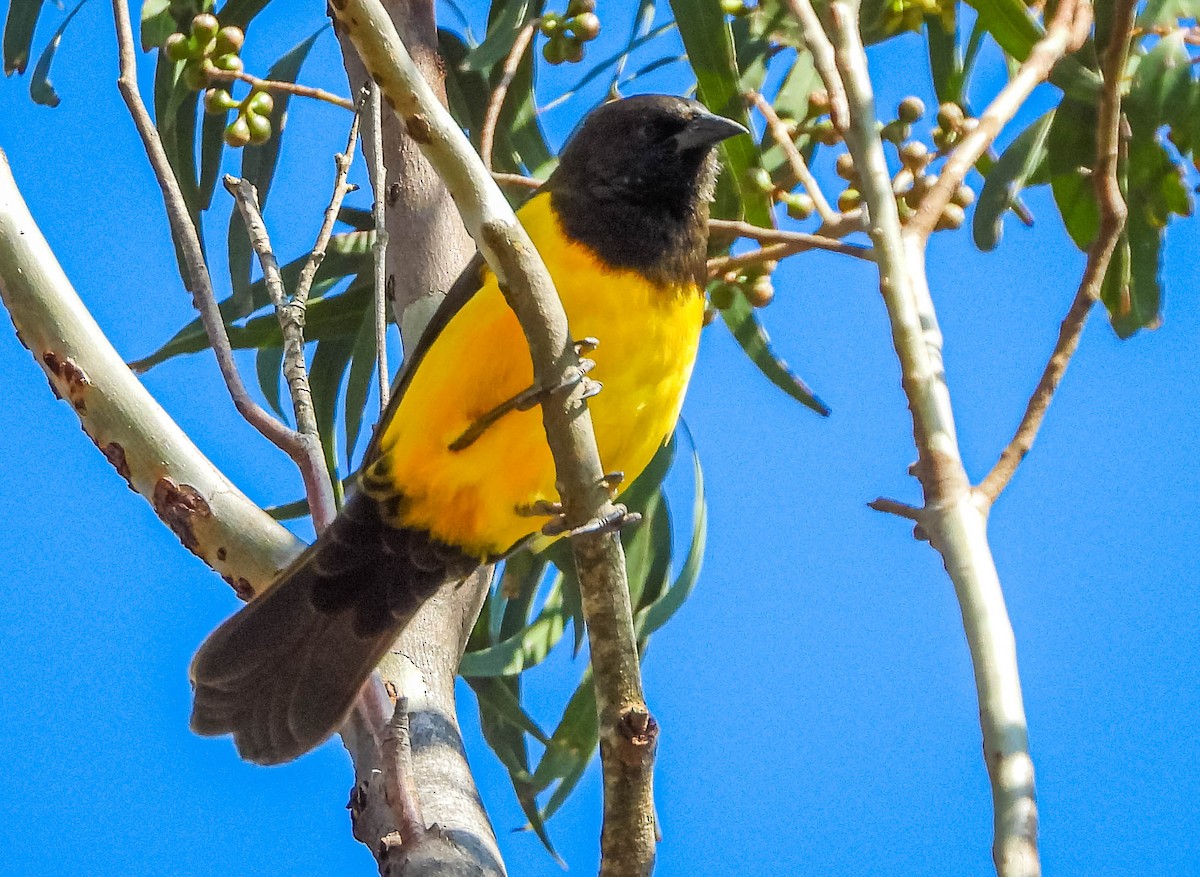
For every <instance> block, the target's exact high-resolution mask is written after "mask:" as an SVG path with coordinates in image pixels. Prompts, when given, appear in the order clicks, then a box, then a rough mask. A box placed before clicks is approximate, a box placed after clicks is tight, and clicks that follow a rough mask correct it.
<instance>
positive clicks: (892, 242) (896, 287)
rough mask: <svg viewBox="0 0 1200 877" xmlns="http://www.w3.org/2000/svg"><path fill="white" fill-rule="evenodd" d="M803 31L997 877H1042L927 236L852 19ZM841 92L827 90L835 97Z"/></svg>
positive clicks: (997, 594)
mask: <svg viewBox="0 0 1200 877" xmlns="http://www.w3.org/2000/svg"><path fill="white" fill-rule="evenodd" d="M804 27H805V32H806V40H808V41H809V42H810V44H820V43H822V42H823V41H825V40H827V39H828V38H829V37H832V45H833V47H834V57H835V61H836V65H837V75H838V79H839V80H840V81H841V82H842V83H843V84H844V87H845V92H846V97H847V103H848V115H849V125H848V126H847V128H846V130H845V139H846V145H847V147H848V148H849V150H850V154H851V156H852V157H853V159H854V166H855V167H856V168H857V169H858V171H859V174H860V178H861V184H862V185H861V188H862V193H863V197H864V202H865V204H866V207H867V212H868V215H869V233H870V236H871V239H872V243H873V244H874V250H875V255H876V259H877V261H878V262H879V272H880V292H881V293H882V294H883V299H884V304H885V306H886V308H887V312H888V318H889V321H890V323H891V329H892V340H893V344H894V346H895V348H896V353H897V355H898V358H899V360H900V367H901V375H902V385H903V388H904V392H905V395H906V397H907V399H908V404H909V410H910V412H911V414H912V421H913V437H914V440H915V443H916V446H917V450H918V462H917V464H916V465H915V466H914V469H913V473H914V474H915V475H916V476H917V477H918V479H919V480H920V483H921V487H922V491H923V494H924V508H923V509H922V510H921V524H920V526H921V529H922V531H923V534H924V535H925V536H928V538H929V541H930V544H931V545H932V546H933V547H934V548H935V549H936V550H937V551H938V552H939V553H940V554H941V555H942V558H943V561H944V563H945V566H946V571H947V573H948V574H949V576H950V579H951V581H952V582H953V583H954V588H955V592H956V595H957V597H958V600H959V605H960V607H961V610H962V618H963V628H964V632H965V633H966V638H967V643H968V646H969V648H970V652H971V659H972V664H973V666H974V670H975V682H976V691H977V694H978V697H979V713H980V725H981V728H982V731H983V744H984V760H985V763H986V765H987V769H988V774H989V777H990V778H991V784H992V799H993V807H994V812H995V825H994V834H995V844H994V847H993V855H994V860H995V865H996V870H997V873H998V874H999V875H1001V877H1036V875H1039V874H1040V868H1041V866H1040V863H1039V861H1038V852H1037V805H1036V803H1035V792H1034V774H1033V762H1032V760H1031V759H1030V756H1029V741H1028V731H1027V728H1026V720H1025V710H1024V705H1023V702H1022V696H1021V685H1020V674H1019V672H1018V669H1017V657H1016V642H1015V639H1014V637H1013V632H1012V625H1011V623H1010V622H1009V619H1008V613H1007V609H1006V608H1005V605H1004V595H1003V591H1002V590H1001V587H1000V580H999V577H998V575H997V573H996V567H995V562H994V560H993V559H992V554H991V548H990V546H989V545H988V541H987V518H986V514H985V513H984V511H983V509H982V508H981V507H980V506H979V505H978V504H977V503H976V502H975V501H974V499H973V496H972V492H971V488H970V483H969V482H968V480H967V477H966V472H965V470H964V469H963V465H962V458H961V454H960V452H959V448H958V440H957V437H956V433H955V427H954V416H953V410H952V408H951V404H950V393H949V389H948V387H947V385H946V379H945V371H944V367H943V363H942V353H941V345H942V336H941V331H940V329H939V328H938V322H937V314H936V311H935V310H934V307H933V300H932V298H931V296H930V294H929V288H928V285H927V284H928V282H927V279H926V275H925V245H926V242H927V240H928V235H927V234H919V233H915V232H913V231H911V230H910V232H909V233H907V234H906V233H904V232H903V231H902V229H901V225H900V218H899V215H898V212H897V207H896V200H895V193H894V192H893V190H892V185H891V177H890V174H889V173H888V168H887V165H886V162H885V161H884V154H883V145H882V143H881V141H880V137H879V133H878V130H877V115H876V112H875V107H874V96H873V94H872V88H871V80H870V76H869V74H868V71H867V58H866V53H865V51H864V49H863V46H862V42H861V39H860V37H859V33H858V22H857V20H856V15H855V7H854V6H853V5H851V4H850V3H847V2H843V0H833V2H832V3H831V4H830V6H829V8H828V24H827V28H828V33H827V34H825V33H817V32H815V29H814V28H813V27H812V25H811V24H810V23H809V22H807V21H806V22H805V24H804ZM822 73H823V75H827V74H826V73H825V72H824V71H822ZM836 84H837V83H834V82H831V81H829V80H827V81H826V87H827V88H828V89H829V90H830V92H831V93H833V91H834V89H835V87H836ZM888 510H889V511H891V510H894V509H891V508H889V509H888Z"/></svg>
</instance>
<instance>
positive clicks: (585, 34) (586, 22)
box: [567, 12, 600, 43]
mask: <svg viewBox="0 0 1200 877" xmlns="http://www.w3.org/2000/svg"><path fill="white" fill-rule="evenodd" d="M567 26H568V27H569V28H570V30H571V33H573V34H574V35H575V36H576V37H577V38H579V40H580V41H582V42H585V43H586V42H589V41H590V40H594V39H595V38H596V37H598V36H600V19H599V18H598V17H597V15H596V13H594V12H583V13H580V14H579V15H576V16H575V17H574V18H572V19H571V20H570V22H568V25H567Z"/></svg>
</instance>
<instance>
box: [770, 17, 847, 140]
mask: <svg viewBox="0 0 1200 877" xmlns="http://www.w3.org/2000/svg"><path fill="white" fill-rule="evenodd" d="M785 2H786V3H787V7H788V9H789V10H790V11H791V13H792V15H793V16H794V17H795V19H796V20H797V21H798V22H800V28H801V32H802V34H803V36H804V45H805V46H806V47H807V48H808V51H809V54H811V55H812V58H813V66H814V67H816V68H817V73H818V74H820V76H821V81H822V82H824V83H825V91H826V92H828V94H829V119H830V121H832V122H833V126H834V127H835V128H837V130H839V131H842V132H844V131H845V130H846V127H847V126H848V125H849V124H850V121H849V119H848V118H847V113H848V112H849V111H848V109H847V106H846V87H845V86H844V85H843V84H842V78H841V76H839V75H838V70H837V64H836V62H835V61H834V56H833V45H832V44H831V43H830V42H829V37H827V36H826V35H825V31H824V30H823V29H822V27H821V19H820V18H819V17H818V16H817V10H816V9H815V8H814V7H813V4H812V0H785Z"/></svg>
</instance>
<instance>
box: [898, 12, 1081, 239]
mask: <svg viewBox="0 0 1200 877" xmlns="http://www.w3.org/2000/svg"><path fill="white" fill-rule="evenodd" d="M1091 13H1092V7H1091V6H1090V4H1089V3H1088V2H1086V0H1062V2H1060V3H1059V4H1058V6H1057V8H1056V9H1055V11H1054V18H1053V19H1051V21H1050V25H1049V27H1047V28H1046V35H1045V36H1044V37H1042V38H1041V39H1040V40H1038V42H1037V43H1036V44H1034V46H1033V48H1032V49H1031V50H1030V52H1029V57H1028V58H1026V59H1025V61H1024V63H1022V64H1021V67H1020V69H1019V70H1017V75H1016V76H1014V77H1013V78H1012V79H1010V80H1009V81H1008V84H1007V85H1005V86H1004V88H1003V89H1001V90H1000V93H999V94H998V95H996V97H995V99H994V100H993V101H992V102H991V104H989V105H988V108H987V109H986V110H984V112H983V115H981V116H980V117H979V119H978V123H979V124H978V125H977V126H976V127H975V128H974V130H972V131H971V132H970V133H969V134H967V135H966V136H965V137H963V139H962V140H961V141H960V142H959V144H958V145H957V146H955V147H954V149H953V150H952V151H951V152H950V155H949V156H948V157H947V159H946V162H945V164H944V165H942V169H941V172H940V174H939V175H938V181H937V183H936V184H935V185H934V186H933V188H931V189H930V190H929V191H928V192H927V193H926V194H925V197H924V198H922V199H921V204H920V206H919V207H918V208H917V211H916V213H914V214H913V216H912V217H911V218H910V219H909V221H908V230H909V233H910V234H912V235H917V236H919V237H922V238H925V237H928V236H929V235H930V234H931V233H932V232H933V229H934V227H935V226H936V225H937V221H938V218H939V217H940V216H941V215H942V211H943V210H945V209H946V205H947V204H949V203H950V199H951V198H953V197H954V193H955V192H956V191H957V190H958V187H959V186H961V185H962V182H963V180H964V179H966V176H967V173H968V172H969V171H970V170H971V168H973V167H975V164H976V162H978V161H979V158H980V156H982V155H983V154H984V153H985V152H987V150H988V148H989V147H990V146H991V145H992V142H993V141H994V140H995V139H996V137H997V136H998V135H999V134H1000V130H1001V129H1002V128H1003V127H1004V126H1005V125H1007V124H1008V122H1009V121H1010V120H1011V119H1012V117H1013V116H1015V115H1016V113H1017V110H1019V109H1020V108H1021V107H1022V106H1024V104H1025V101H1026V100H1028V99H1029V95H1030V94H1032V93H1033V90H1034V89H1035V88H1037V87H1038V86H1039V85H1041V84H1042V83H1043V82H1045V81H1046V80H1047V79H1048V78H1049V77H1050V73H1051V71H1052V70H1053V69H1054V65H1055V64H1057V63H1058V62H1059V61H1060V60H1062V58H1063V57H1064V56H1065V55H1067V54H1068V53H1070V52H1073V51H1075V50H1076V49H1078V48H1079V47H1080V46H1081V45H1083V42H1084V40H1085V39H1087V36H1088V32H1089V30H1090V25H1091V21H1092V17H1091Z"/></svg>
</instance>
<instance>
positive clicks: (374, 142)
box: [363, 82, 392, 415]
mask: <svg viewBox="0 0 1200 877" xmlns="http://www.w3.org/2000/svg"><path fill="white" fill-rule="evenodd" d="M368 88H369V90H370V91H369V96H368V97H367V117H366V125H364V126H363V146H364V152H365V153H366V156H367V162H368V164H369V165H370V170H371V179H372V180H378V181H379V182H378V184H376V185H375V186H374V190H375V197H374V198H373V199H372V201H371V218H372V219H373V220H374V221H375V243H374V245H373V246H372V247H371V255H372V257H373V259H374V260H375V275H374V276H375V364H376V376H377V378H378V380H379V413H380V415H382V414H383V412H384V411H386V410H387V406H388V399H389V397H390V396H391V374H392V372H391V369H389V368H388V354H387V327H388V312H387V300H388V295H387V293H388V288H387V287H388V282H387V245H388V229H387V216H386V213H387V211H386V210H384V206H383V181H384V180H385V179H386V178H387V165H386V163H385V161H384V157H383V155H384V152H383V95H382V94H381V93H380V91H379V84H378V83H376V82H371V83H370V84H369V86H368Z"/></svg>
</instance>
